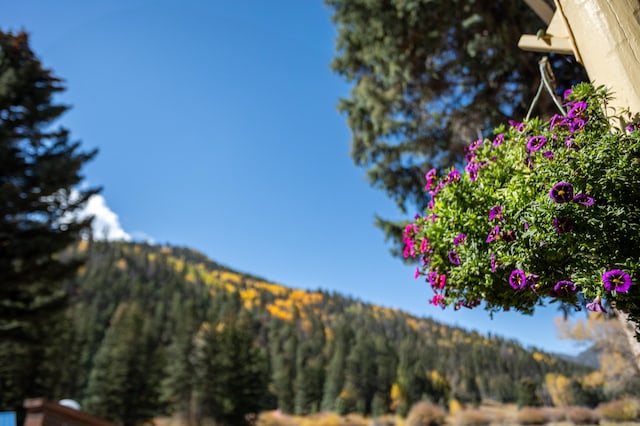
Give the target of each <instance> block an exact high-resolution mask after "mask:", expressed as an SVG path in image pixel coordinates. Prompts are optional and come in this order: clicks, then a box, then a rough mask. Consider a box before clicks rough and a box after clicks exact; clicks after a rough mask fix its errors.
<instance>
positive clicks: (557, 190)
mask: <svg viewBox="0 0 640 426" xmlns="http://www.w3.org/2000/svg"><path fill="white" fill-rule="evenodd" d="M566 101H567V103H566V105H565V106H566V108H567V110H568V112H567V114H566V115H554V116H553V117H551V119H550V120H549V121H542V120H540V119H537V118H536V119H532V120H529V121H525V122H523V123H517V122H510V125H509V126H500V127H498V128H497V129H496V130H495V138H494V139H493V140H489V139H484V140H483V139H479V140H477V141H475V142H473V143H472V144H470V145H469V146H468V147H467V150H466V152H467V155H466V160H467V161H466V165H465V167H464V170H463V171H459V170H456V169H453V168H452V169H450V170H449V171H448V172H446V173H444V174H443V175H441V176H440V177H439V178H438V177H437V176H436V174H437V172H436V171H435V169H434V170H432V171H430V172H429V173H428V174H427V176H426V178H427V185H426V188H427V190H428V191H429V194H430V201H429V205H428V208H427V210H426V214H425V215H424V216H419V217H417V218H416V220H415V222H414V223H411V224H409V225H408V226H407V227H406V229H405V233H404V241H405V249H404V250H405V256H407V257H409V256H411V257H416V258H419V259H420V261H421V264H420V266H419V267H418V269H417V270H416V277H418V276H420V275H422V276H425V277H426V279H427V281H428V282H429V283H430V284H431V286H432V288H433V289H434V291H435V293H436V295H435V296H434V298H433V299H432V303H433V304H434V305H437V306H442V307H445V306H448V305H453V306H454V307H455V308H460V307H463V306H464V307H474V306H477V305H479V304H480V303H481V301H484V302H485V307H486V309H488V310H490V311H496V310H500V309H510V308H514V309H516V310H518V311H521V312H524V313H531V312H533V310H534V308H535V306H536V305H537V304H539V303H542V300H543V299H549V300H551V302H554V303H555V302H557V303H560V304H561V305H562V306H563V307H564V308H565V309H570V308H575V309H580V308H581V307H583V306H585V305H586V307H587V309H590V310H594V311H603V310H606V309H607V308H606V304H607V303H609V304H615V306H616V307H617V308H619V309H622V310H626V311H628V312H629V313H630V316H631V318H632V319H640V297H639V295H640V291H639V289H638V287H637V286H636V285H632V283H633V281H634V280H637V279H638V278H639V277H640V131H638V129H637V128H636V127H635V126H634V125H631V126H627V127H626V128H624V129H621V128H616V127H613V126H612V125H611V124H610V122H611V121H612V117H607V115H606V114H605V108H606V103H607V93H606V91H605V90H604V89H603V88H594V87H593V86H591V85H588V84H580V85H578V86H576V87H575V88H574V90H573V91H572V92H571V91H570V93H567V95H566Z"/></svg>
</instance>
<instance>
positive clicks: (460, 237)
mask: <svg viewBox="0 0 640 426" xmlns="http://www.w3.org/2000/svg"><path fill="white" fill-rule="evenodd" d="M466 240H467V234H459V235H457V236H456V237H455V238H454V239H453V245H454V246H457V245H459V244H462V243H464V242H465V241H466Z"/></svg>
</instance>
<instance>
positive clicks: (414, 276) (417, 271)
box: [413, 266, 420, 280]
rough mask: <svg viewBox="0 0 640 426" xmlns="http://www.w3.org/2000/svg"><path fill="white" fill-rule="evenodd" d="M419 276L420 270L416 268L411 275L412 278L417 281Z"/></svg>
mask: <svg viewBox="0 0 640 426" xmlns="http://www.w3.org/2000/svg"><path fill="white" fill-rule="evenodd" d="M419 276H420V268H418V267H417V266H416V272H415V273H414V274H413V278H414V279H416V280H417V279H418V277H419Z"/></svg>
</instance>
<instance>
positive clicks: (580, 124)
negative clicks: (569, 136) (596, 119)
mask: <svg viewBox="0 0 640 426" xmlns="http://www.w3.org/2000/svg"><path fill="white" fill-rule="evenodd" d="M586 125H587V122H586V120H583V119H582V118H575V119H573V120H572V121H571V123H570V124H569V131H570V132H571V133H575V132H577V131H579V130H582V129H583V128H584V126H586Z"/></svg>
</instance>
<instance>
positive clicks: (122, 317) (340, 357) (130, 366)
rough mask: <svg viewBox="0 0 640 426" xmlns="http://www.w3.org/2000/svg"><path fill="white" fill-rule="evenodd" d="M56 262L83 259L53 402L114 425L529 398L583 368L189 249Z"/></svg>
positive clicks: (130, 249) (97, 251) (122, 250)
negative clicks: (552, 378) (65, 402)
mask: <svg viewBox="0 0 640 426" xmlns="http://www.w3.org/2000/svg"><path fill="white" fill-rule="evenodd" d="M67 255H68V256H83V257H86V258H87V262H86V264H85V266H84V267H83V268H82V270H81V271H80V272H79V274H78V277H77V278H76V279H74V280H72V281H70V282H69V283H68V285H67V291H68V293H69V294H70V298H71V300H70V302H71V303H70V305H69V310H68V315H67V322H66V323H65V324H63V327H61V328H60V329H61V331H60V339H59V342H60V343H59V344H60V348H58V350H57V351H53V352H54V353H59V354H62V355H60V356H64V362H63V363H61V364H59V365H62V367H61V368H59V369H58V370H57V372H56V374H57V375H58V376H59V377H58V378H57V382H56V383H57V388H56V391H55V392H56V395H55V396H59V397H66V398H69V397H71V398H73V399H76V400H79V401H81V402H82V404H83V409H86V410H87V411H89V412H92V413H93V414H95V415H98V416H101V417H104V418H107V419H110V420H113V421H116V422H121V423H123V424H125V425H126V424H135V421H138V420H143V419H147V418H151V417H153V416H156V415H160V414H167V413H177V414H179V415H182V416H184V417H185V418H187V419H191V420H192V421H195V420H197V419H200V418H203V417H213V418H215V419H217V420H218V421H219V422H220V423H222V424H242V422H244V420H243V419H244V416H245V415H246V414H247V413H249V412H258V411H260V410H263V409H274V408H279V409H280V410H281V411H283V412H292V413H296V414H306V413H313V412H317V411H320V410H333V411H337V412H340V413H347V412H360V413H363V414H382V413H388V412H396V413H400V414H404V413H406V412H407V410H408V409H409V408H410V407H411V405H412V404H414V403H415V402H417V401H419V400H422V399H429V400H431V401H433V402H436V403H440V404H447V403H448V402H449V401H450V400H452V399H456V400H457V401H459V402H461V403H463V404H467V403H468V404H475V403H478V402H479V401H481V400H483V399H485V400H486V399H491V400H496V401H503V402H515V401H518V400H520V401H529V402H531V401H535V400H536V399H539V397H540V395H541V393H542V392H541V391H542V385H543V382H544V377H545V375H546V374H547V373H558V374H562V375H565V376H567V377H577V376H583V375H585V374H587V373H588V372H590V371H591V370H590V369H589V368H588V367H585V366H583V365H578V364H576V363H574V362H570V361H567V360H564V359H562V358H560V357H558V356H555V355H552V354H548V353H545V352H541V351H529V350H526V349H525V348H523V347H522V346H521V345H520V344H519V343H518V342H517V341H514V340H508V339H503V338H500V337H497V336H484V335H482V334H480V333H478V332H470V331H466V330H463V329H460V328H456V327H451V326H447V325H444V324H441V323H438V322H436V321H434V320H432V319H429V318H420V317H416V316H414V315H410V314H408V313H406V312H403V311H401V310H397V309H389V308H384V307H380V306H376V305H371V304H367V303H363V302H362V301H360V300H357V299H354V298H350V297H344V296H341V295H340V294H338V293H335V292H327V291H322V290H318V291H305V290H300V289H295V288H289V287H285V286H282V285H279V284H276V283H273V282H269V281H268V280H266V279H264V278H260V277H258V276H255V275H250V274H244V273H240V272H237V271H234V270H233V269H231V268H229V267H226V266H223V265H222V264H219V263H217V262H215V261H213V260H211V259H209V258H207V257H206V256H204V255H203V254H201V253H199V252H197V251H195V250H191V249H189V248H182V247H170V246H156V245H148V244H137V243H122V242H117V243H114V242H110V243H108V242H87V241H84V242H82V243H81V244H80V245H79V246H78V247H77V248H76V249H75V250H74V251H73V252H70V253H68V254H67ZM131 422H133V423H131ZM238 422H240V423H238Z"/></svg>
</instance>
